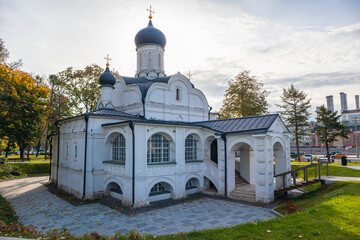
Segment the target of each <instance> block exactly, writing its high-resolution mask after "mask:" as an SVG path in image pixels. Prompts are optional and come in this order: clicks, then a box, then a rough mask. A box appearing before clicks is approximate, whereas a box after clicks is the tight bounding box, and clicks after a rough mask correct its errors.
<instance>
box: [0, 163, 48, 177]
mask: <svg viewBox="0 0 360 240" xmlns="http://www.w3.org/2000/svg"><path fill="white" fill-rule="evenodd" d="M49 171H50V164H49V163H27V164H24V163H5V164H1V165H0V180H1V179H12V178H19V177H26V176H36V175H47V174H49Z"/></svg>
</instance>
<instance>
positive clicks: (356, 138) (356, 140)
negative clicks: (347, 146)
mask: <svg viewBox="0 0 360 240" xmlns="http://www.w3.org/2000/svg"><path fill="white" fill-rule="evenodd" d="M358 142H359V140H358V134H357V118H355V144H356V157H357V158H359V146H358V145H359V143H358Z"/></svg>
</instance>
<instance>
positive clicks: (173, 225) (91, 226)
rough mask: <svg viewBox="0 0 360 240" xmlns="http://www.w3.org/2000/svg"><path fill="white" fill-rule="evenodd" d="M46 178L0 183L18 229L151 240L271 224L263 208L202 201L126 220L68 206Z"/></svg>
mask: <svg viewBox="0 0 360 240" xmlns="http://www.w3.org/2000/svg"><path fill="white" fill-rule="evenodd" d="M47 180H48V178H47V177H32V178H23V179H17V180H11V181H4V182H0V194H1V195H2V196H4V197H5V198H6V199H7V200H8V201H9V202H10V204H11V205H12V206H13V208H14V209H15V211H16V213H17V215H18V216H19V218H20V220H21V222H22V223H23V224H24V225H29V224H33V225H35V226H37V227H38V229H41V228H42V227H44V228H45V231H46V230H49V229H54V228H56V229H59V228H62V227H66V228H68V229H69V231H70V232H71V233H72V234H74V235H82V234H84V233H92V232H97V233H99V234H102V235H114V234H115V233H116V232H121V233H123V234H126V233H128V232H129V231H130V230H132V229H134V230H136V231H138V232H140V233H142V234H145V233H150V234H154V235H163V234H173V233H177V232H189V231H193V230H202V229H211V228H220V227H226V226H233V225H237V224H242V223H246V222H255V221H263V220H268V219H271V218H274V217H275V215H273V214H272V213H271V212H270V209H268V208H262V207H257V206H249V205H245V204H242V203H236V202H230V201H225V200H219V199H213V198H203V199H198V200H194V201H190V202H184V203H180V204H177V205H174V206H169V207H164V208H161V209H156V210H153V211H149V212H144V213H139V214H136V215H131V216H127V215H124V214H123V213H121V212H119V211H116V210H114V209H111V208H108V207H106V206H104V205H102V204H100V203H94V204H86V205H81V206H74V205H72V204H70V203H68V202H66V201H64V200H62V199H61V198H59V197H57V196H56V195H54V194H52V193H50V192H49V191H47V188H46V187H44V186H43V185H42V183H46V182H47Z"/></svg>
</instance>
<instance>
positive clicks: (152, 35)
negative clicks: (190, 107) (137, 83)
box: [135, 7, 166, 80]
mask: <svg viewBox="0 0 360 240" xmlns="http://www.w3.org/2000/svg"><path fill="white" fill-rule="evenodd" d="M148 11H149V12H150V15H149V24H148V26H147V27H146V28H143V29H141V30H140V31H139V32H138V33H137V34H136V36H135V45H136V52H137V71H136V76H135V77H140V78H144V79H149V80H151V79H156V78H159V77H165V71H164V52H165V45H166V37H165V35H164V34H163V33H162V32H161V31H160V30H159V29H157V28H155V27H154V26H153V24H152V21H151V20H152V13H154V11H152V10H151V7H150V9H148Z"/></svg>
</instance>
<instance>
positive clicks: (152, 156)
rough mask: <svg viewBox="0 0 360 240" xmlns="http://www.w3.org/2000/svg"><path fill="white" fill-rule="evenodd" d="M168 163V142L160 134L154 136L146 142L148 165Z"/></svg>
mask: <svg viewBox="0 0 360 240" xmlns="http://www.w3.org/2000/svg"><path fill="white" fill-rule="evenodd" d="M169 161H170V144H169V140H167V139H166V137H165V136H163V135H161V134H154V135H152V136H151V138H150V139H149V140H148V152H147V162H148V163H161V162H169Z"/></svg>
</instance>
